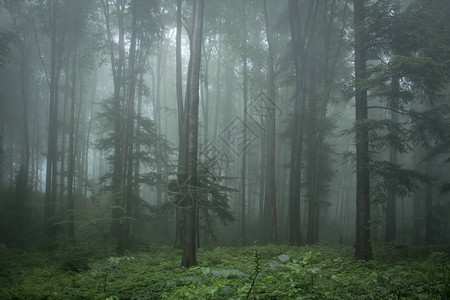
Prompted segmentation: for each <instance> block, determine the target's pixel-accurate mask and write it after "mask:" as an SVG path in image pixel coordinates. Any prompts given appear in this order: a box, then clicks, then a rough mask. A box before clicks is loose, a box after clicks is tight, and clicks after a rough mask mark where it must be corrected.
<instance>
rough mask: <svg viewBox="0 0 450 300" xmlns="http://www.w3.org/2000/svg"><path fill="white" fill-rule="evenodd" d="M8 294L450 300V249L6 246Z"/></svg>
mask: <svg viewBox="0 0 450 300" xmlns="http://www.w3.org/2000/svg"><path fill="white" fill-rule="evenodd" d="M0 246H1V247H0V299H109V300H112V299H136V300H137V299H448V298H449V297H450V260H449V249H448V248H445V247H405V248H402V249H396V248H395V247H394V246H393V245H391V244H376V245H374V255H375V260H374V261H369V262H366V261H355V260H354V259H353V251H354V249H353V248H352V247H348V246H339V247H338V246H324V245H315V246H305V247H292V246H287V245H281V246H274V245H269V246H264V247H260V246H253V247H239V248H229V247H228V248H222V247H218V248H215V249H213V250H204V249H199V251H198V260H199V262H200V265H199V266H196V267H192V268H190V269H185V268H182V267H180V257H181V252H180V250H178V249H174V248H171V247H168V246H162V245H152V246H148V247H146V248H145V249H143V250H141V251H139V252H135V253H128V255H127V256H123V257H114V256H111V257H108V258H98V257H96V256H95V255H91V254H90V253H89V252H87V251H85V250H82V249H65V250H64V251H59V252H44V251H37V250H35V251H28V252H27V251H24V250H17V249H10V248H7V247H6V246H4V245H0Z"/></svg>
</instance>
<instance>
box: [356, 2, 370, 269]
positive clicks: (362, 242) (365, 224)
mask: <svg viewBox="0 0 450 300" xmlns="http://www.w3.org/2000/svg"><path fill="white" fill-rule="evenodd" d="M365 2H366V1H365V0H355V2H354V8H353V13H354V27H355V111H356V125H355V126H356V138H355V140H356V249H355V258H356V259H364V260H371V259H373V256H372V247H371V245H370V223H369V221H370V195H369V193H370V180H369V175H370V174H369V134H368V128H367V124H366V122H365V121H366V120H367V87H366V84H365V83H364V80H365V78H366V63H367V58H366V52H367V44H366V41H367V37H366V35H367V32H366V29H365V24H364V23H365V18H366V16H365Z"/></svg>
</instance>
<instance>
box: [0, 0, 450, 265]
mask: <svg viewBox="0 0 450 300" xmlns="http://www.w3.org/2000/svg"><path fill="white" fill-rule="evenodd" d="M449 8H450V7H449V3H448V1H446V0H402V1H401V0H377V1H375V0H374V1H363V0H354V1H347V0H323V1H297V0H286V1H268V0H242V1H238V0H236V1H216V0H208V1H202V0H196V1H182V0H177V1H166V0H153V1H145V0H91V1H88V0H41V1H37V0H36V1H34V0H2V1H0V243H1V244H2V245H6V246H7V247H15V248H24V249H25V248H33V247H35V248H39V249H48V250H51V249H57V248H64V247H68V246H69V245H76V244H79V243H87V244H89V245H91V246H92V247H95V248H98V249H103V250H104V252H105V254H107V253H112V252H113V251H114V252H115V253H117V254H118V255H122V254H124V253H126V252H127V250H129V249H132V248H133V247H135V246H136V245H139V244H140V243H144V242H145V243H147V242H149V241H152V242H158V243H166V244H169V245H175V246H176V247H180V248H182V249H183V259H182V264H183V265H184V266H188V267H189V266H193V265H196V264H197V260H196V250H197V249H198V248H199V247H211V248H212V247H215V246H218V245H220V246H240V245H253V244H257V245H265V244H268V243H272V244H277V243H289V244H292V245H303V244H317V243H330V244H338V243H342V244H353V245H355V247H356V251H355V256H356V258H359V259H365V260H370V259H372V248H371V241H386V242H393V243H394V244H396V245H403V244H448V243H449V242H450V228H449V227H450V222H449V220H450V200H449V194H448V193H447V192H448V191H449V190H450V181H449V180H450V173H449V172H448V163H449V162H450V159H449V154H450V106H449V104H450V102H449V101H450V98H449V96H450V93H449V85H448V83H449V82H448V79H449V75H450V23H449V21H448V20H450V9H449Z"/></svg>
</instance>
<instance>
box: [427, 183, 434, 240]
mask: <svg viewBox="0 0 450 300" xmlns="http://www.w3.org/2000/svg"><path fill="white" fill-rule="evenodd" d="M425 243H426V244H427V245H432V244H434V228H433V186H432V185H431V184H427V185H426V186H425Z"/></svg>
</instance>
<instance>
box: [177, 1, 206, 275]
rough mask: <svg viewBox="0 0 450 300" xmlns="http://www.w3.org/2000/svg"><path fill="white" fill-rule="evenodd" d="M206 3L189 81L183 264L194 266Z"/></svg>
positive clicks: (198, 10) (199, 15)
mask: <svg viewBox="0 0 450 300" xmlns="http://www.w3.org/2000/svg"><path fill="white" fill-rule="evenodd" d="M203 6H204V2H203V0H196V1H195V3H194V22H193V30H192V41H191V59H192V70H191V80H190V82H189V94H190V97H189V98H190V103H189V112H188V115H189V126H188V127H189V147H188V149H189V153H188V154H189V157H188V186H187V189H186V195H185V197H186V202H187V203H186V208H185V214H186V217H185V236H184V247H183V257H182V261H181V265H182V266H184V267H191V266H195V265H197V256H196V243H195V237H196V228H195V227H196V226H195V220H196V201H197V199H196V197H197V195H198V194H199V187H198V182H197V155H198V107H199V84H200V65H201V46H202V29H203Z"/></svg>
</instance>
